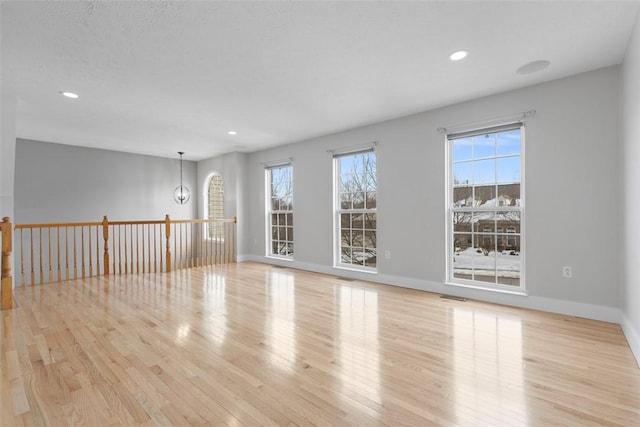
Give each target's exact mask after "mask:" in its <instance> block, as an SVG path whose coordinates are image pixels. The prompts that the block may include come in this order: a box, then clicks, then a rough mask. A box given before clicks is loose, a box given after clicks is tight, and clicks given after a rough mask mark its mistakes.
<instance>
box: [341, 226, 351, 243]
mask: <svg viewBox="0 0 640 427" xmlns="http://www.w3.org/2000/svg"><path fill="white" fill-rule="evenodd" d="M340 245H341V246H351V230H345V229H343V230H342V231H341V232H340Z"/></svg>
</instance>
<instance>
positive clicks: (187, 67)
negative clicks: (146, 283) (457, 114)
mask: <svg viewBox="0 0 640 427" xmlns="http://www.w3.org/2000/svg"><path fill="white" fill-rule="evenodd" d="M639 5H640V3H639V2H638V1H626V2H612V1H600V2H597V1H596V2H593V1H590V2H579V1H578V2H576V1H571V2H496V1H476V2H454V1H447V2H433V1H431V2H392V1H388V2H383V1H380V2H322V1H319V2H291V1H287V2H214V1H209V2H203V1H199V2H190V1H187V2H167V1H162V2H159V1H155V2H150V1H147V2H98V1H92V2H32V1H19V2H18V1H16V2H12V1H3V2H2V6H1V7H2V9H1V13H2V16H1V23H2V28H1V37H2V38H1V43H2V46H1V60H2V61H1V70H0V71H1V79H2V90H3V91H12V92H14V93H15V94H16V95H17V97H18V113H17V125H16V127H17V135H18V137H21V138H29V139H37V140H44V141H51V142H59V143H65V144H73V145H82V146H89V147H98V148H106V149H112V150H120V151H127V152H135V153H142V154H152V155H157V156H164V157H177V154H176V151H181V150H182V151H185V152H186V155H185V159H190V160H199V159H204V158H208V157H212V156H215V155H219V154H222V153H226V152H231V151H246V152H250V151H255V150H259V149H262V148H266V147H271V146H276V145H281V144H286V143H290V142H295V141H300V140H304V139H308V138H312V137H316V136H320V135H325V134H329V133H333V132H337V131H341V130H345V129H349V128H353V127H357V126H361V125H366V124H370V123H374V122H378V121H382V120H386V119H391V118H395V117H400V116H404V115H408V114H411V113H416V112H420V111H425V110H429V109H433V108H437V107H440V106H444V105H450V104H453V103H457V102H461V101H465V100H469V99H473V98H477V97H480V96H484V95H489V94H493V93H497V92H503V91H506V90H510V89H514V88H518V87H523V86H529V85H532V84H535V83H539V82H543V81H548V80H552V79H557V78H560V77H564V76H568V75H572V74H576V73H580V72H584V71H588V70H592V69H596V68H601V67H605V66H609V65H612V64H619V63H620V62H621V61H622V60H623V58H624V53H625V49H626V45H627V41H628V40H629V37H630V35H631V32H632V30H633V25H634V22H635V17H636V15H637V13H638V6H639ZM457 49H466V50H468V51H469V52H470V55H469V57H468V58H467V59H465V60H463V61H461V62H457V63H454V62H451V61H449V59H448V55H449V54H450V53H451V52H452V51H454V50H457ZM541 59H545V60H549V61H551V65H550V66H549V67H548V68H547V69H545V70H543V71H540V72H538V73H535V74H529V75H521V74H517V73H516V72H515V70H516V69H517V68H518V67H520V66H522V65H524V64H526V63H528V62H531V61H534V60H541ZM62 90H67V91H73V92H77V93H78V94H79V95H80V98H79V99H77V100H69V99H67V98H64V97H62V96H60V95H59V92H60V91H62ZM231 129H233V130H236V131H237V132H238V135H236V136H229V135H227V131H228V130H231Z"/></svg>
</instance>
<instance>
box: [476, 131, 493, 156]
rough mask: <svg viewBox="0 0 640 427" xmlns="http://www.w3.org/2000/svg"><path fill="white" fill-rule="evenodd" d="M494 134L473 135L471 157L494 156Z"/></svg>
mask: <svg viewBox="0 0 640 427" xmlns="http://www.w3.org/2000/svg"><path fill="white" fill-rule="evenodd" d="M495 155H496V135H495V134H488V135H478V136H474V137H473V158H474V159H480V158H485V157H495Z"/></svg>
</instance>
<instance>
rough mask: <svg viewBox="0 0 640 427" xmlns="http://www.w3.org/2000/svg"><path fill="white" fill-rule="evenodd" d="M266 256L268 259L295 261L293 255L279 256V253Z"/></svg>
mask: <svg viewBox="0 0 640 427" xmlns="http://www.w3.org/2000/svg"><path fill="white" fill-rule="evenodd" d="M264 257H265V258H268V259H277V260H278V261H288V262H293V257H291V256H289V257H285V256H278V255H265V256H264Z"/></svg>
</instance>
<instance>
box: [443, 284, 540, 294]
mask: <svg viewBox="0 0 640 427" xmlns="http://www.w3.org/2000/svg"><path fill="white" fill-rule="evenodd" d="M444 284H445V285H447V286H457V287H460V288H468V289H476V290H479V291H489V292H497V293H501V294H510V295H519V296H523V297H526V296H528V294H527V292H526V291H525V290H524V289H520V288H518V289H507V288H498V287H493V286H491V287H489V286H481V285H475V284H472V283H456V282H444Z"/></svg>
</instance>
